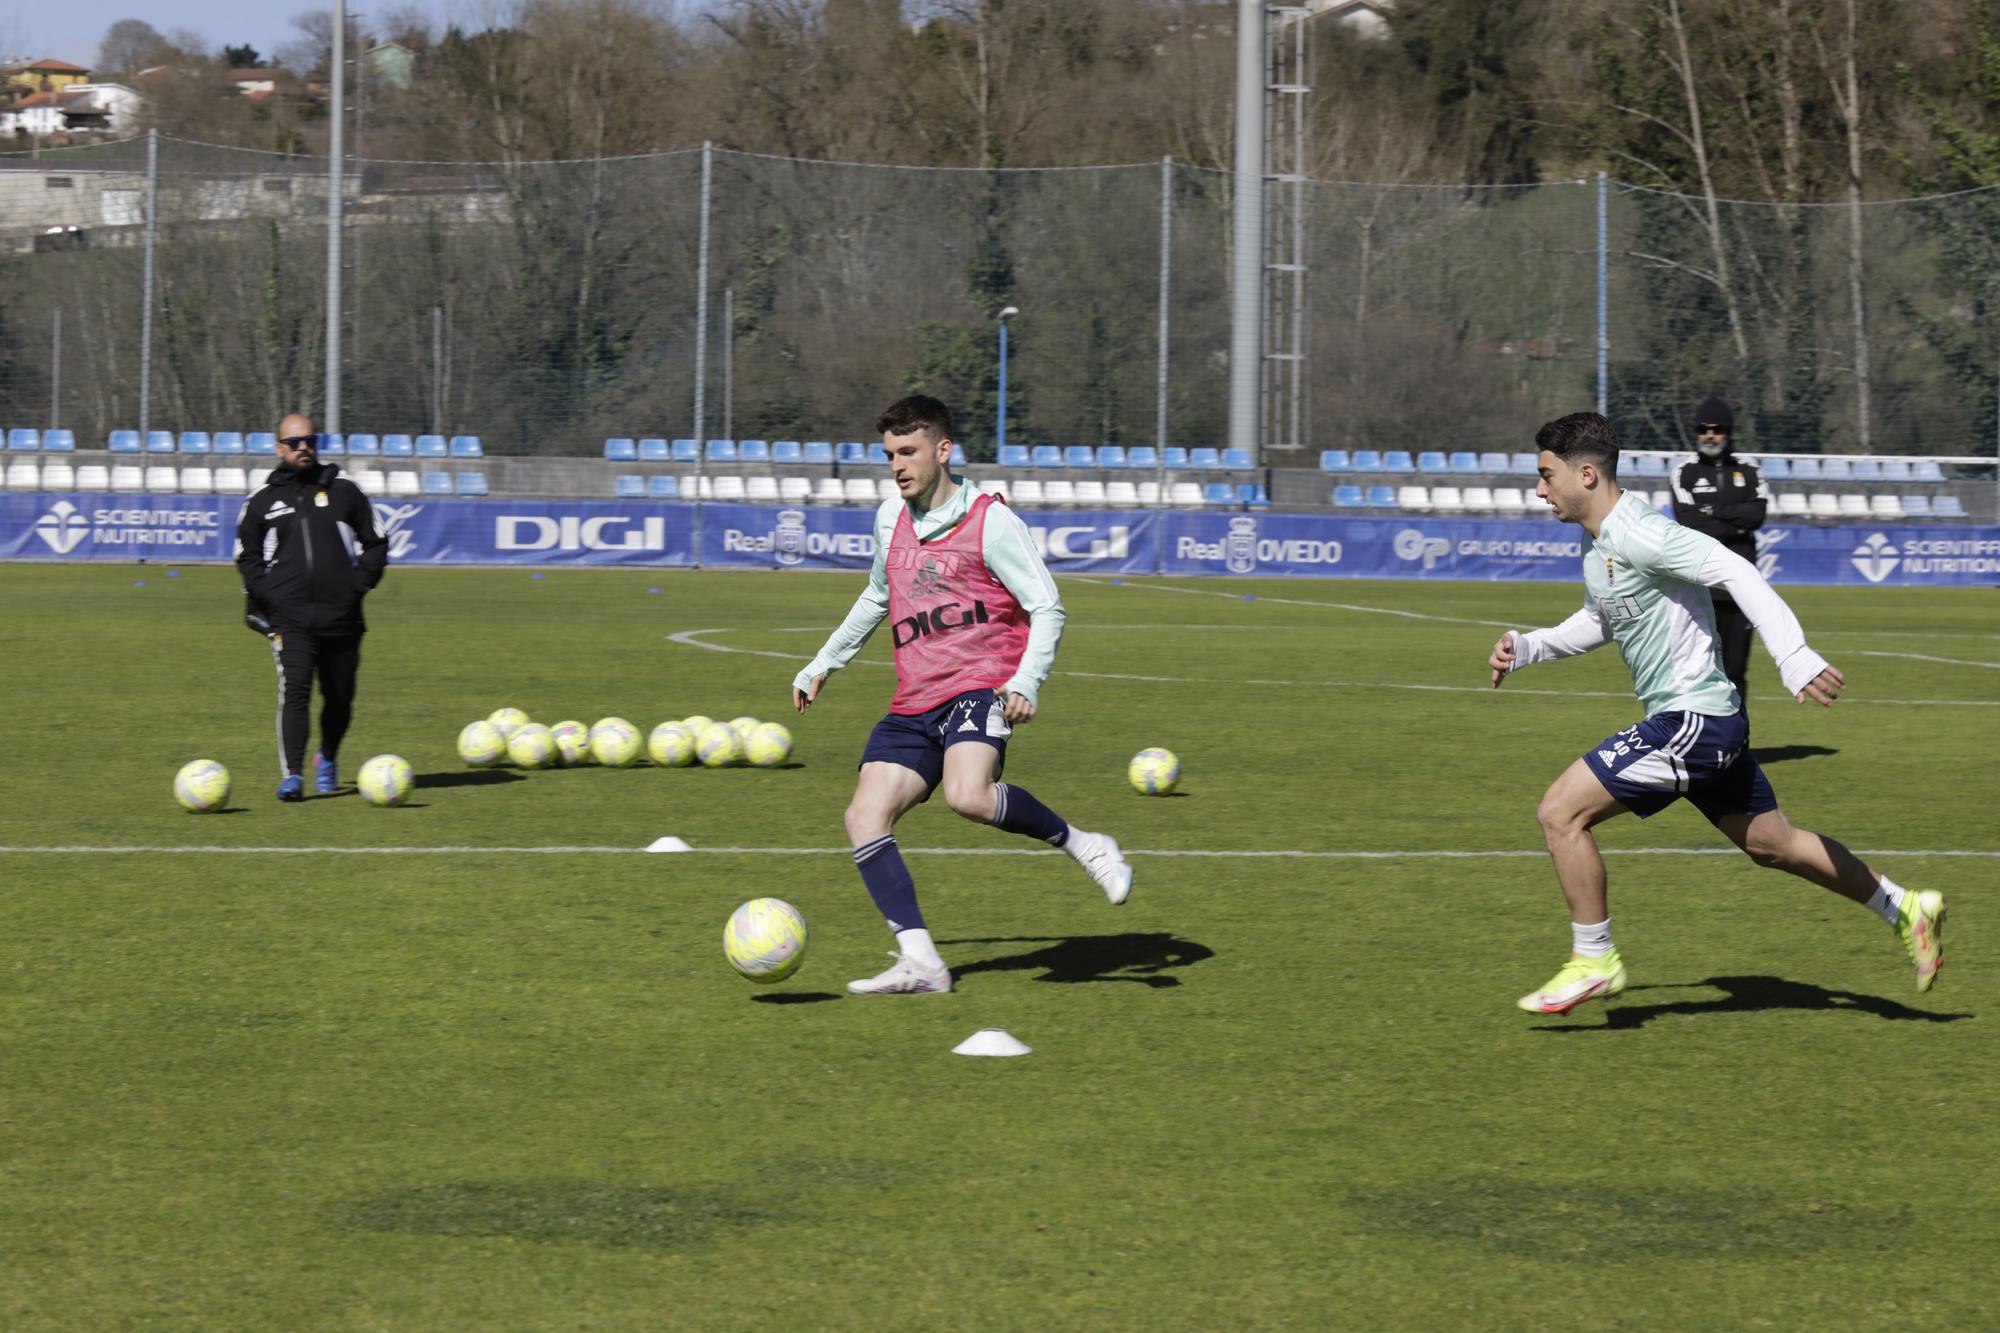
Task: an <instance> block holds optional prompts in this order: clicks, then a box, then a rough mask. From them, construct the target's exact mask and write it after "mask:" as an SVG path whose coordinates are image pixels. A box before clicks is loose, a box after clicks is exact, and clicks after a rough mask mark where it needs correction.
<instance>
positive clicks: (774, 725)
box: [743, 722, 792, 768]
mask: <svg viewBox="0 0 2000 1333" xmlns="http://www.w3.org/2000/svg"><path fill="white" fill-rule="evenodd" d="M743 754H744V757H745V758H747V759H748V760H749V761H750V762H751V763H752V764H754V765H756V766H757V767H758V768H776V767H777V766H778V765H779V764H782V763H784V762H785V761H786V760H787V759H790V758H791V757H792V733H791V729H790V728H788V727H786V726H785V725H784V724H783V723H782V722H760V723H758V724H757V726H756V728H755V729H754V730H752V731H751V733H750V735H749V737H748V738H747V739H746V740H745V741H744V742H743Z"/></svg>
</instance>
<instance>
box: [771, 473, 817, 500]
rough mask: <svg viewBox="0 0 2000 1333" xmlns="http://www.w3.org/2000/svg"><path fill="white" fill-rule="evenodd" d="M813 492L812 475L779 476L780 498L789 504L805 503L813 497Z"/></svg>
mask: <svg viewBox="0 0 2000 1333" xmlns="http://www.w3.org/2000/svg"><path fill="white" fill-rule="evenodd" d="M812 493H813V484H812V478H810V477H780V478H778V498H779V499H780V500H782V501H783V502H784V503H786V504H788V505H795V504H804V503H805V502H806V501H807V500H810V499H811V498H812Z"/></svg>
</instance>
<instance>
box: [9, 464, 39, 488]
mask: <svg viewBox="0 0 2000 1333" xmlns="http://www.w3.org/2000/svg"><path fill="white" fill-rule="evenodd" d="M41 488H42V470H41V469H40V468H38V467H36V466H35V465H34V464H33V463H9V464H8V465H7V489H8V490H10V491H38V490H40V489H41Z"/></svg>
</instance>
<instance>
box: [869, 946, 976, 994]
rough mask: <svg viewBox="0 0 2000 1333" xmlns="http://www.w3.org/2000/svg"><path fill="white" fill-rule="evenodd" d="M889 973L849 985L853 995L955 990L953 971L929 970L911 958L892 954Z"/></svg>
mask: <svg viewBox="0 0 2000 1333" xmlns="http://www.w3.org/2000/svg"><path fill="white" fill-rule="evenodd" d="M889 956H890V957H891V958H893V959H895V960H896V961H895V963H894V964H893V965H891V967H890V968H889V970H888V971H887V972H883V973H881V974H880V975H878V976H872V977H867V978H864V979H863V980H860V981H850V982H848V983H847V993H848V994H849V995H937V994H940V993H942V992H944V991H948V990H950V989H951V969H950V968H948V967H938V968H929V967H925V966H924V965H923V964H922V963H919V962H918V961H917V960H916V959H914V958H911V957H910V956H909V955H908V954H900V953H892V954H890V955H889Z"/></svg>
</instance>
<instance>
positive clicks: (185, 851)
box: [0, 846, 2000, 861]
mask: <svg viewBox="0 0 2000 1333" xmlns="http://www.w3.org/2000/svg"><path fill="white" fill-rule="evenodd" d="M1855 850H1856V854H1857V855H1860V856H1954V857H1979V858H2000V851H1968V850H1960V849H1953V850H1940V849H1937V848H1922V849H1909V848H1881V847H1876V848H1866V847H1863V848H1857V849H1855ZM903 851H904V852H905V853H906V854H909V855H915V856H1066V855H1068V853H1067V852H1064V851H1061V850H1060V849H1058V848H1054V847H905V848H903ZM1603 852H1604V855H1606V856H1741V855H1742V853H1741V852H1739V851H1737V850H1736V848H1734V847H1606V848H1604V849H1603ZM1125 854H1126V855H1128V856H1156V857H1178V858H1194V859H1205V860H1222V861H1234V860H1247V861H1258V860H1298V861H1398V860H1451V861H1484V860H1511V859H1515V858H1521V859H1530V860H1541V859H1542V858H1544V857H1546V856H1547V855H1548V853H1547V852H1546V851H1543V850H1541V849H1540V848H1534V849H1528V848H1494V849H1490V850H1484V851H1462V850H1450V849H1442V848H1433V849H1408V850H1392V851H1346V852H1335V851H1308V850H1304V849H1299V848H1280V849H1256V848H1245V849H1238V850H1231V849H1224V848H1192V847H1174V848H1166V847H1128V848H1126V849H1125ZM0 855H22V856H156V855H178V856H537V855H539V856H690V855H692V856H838V857H842V858H848V857H852V856H853V855H854V849H853V848H851V847H690V848H689V849H688V850H687V851H684V852H648V851H647V850H646V849H645V848H644V847H593V846H561V847H475V846H464V847H298V846H289V847H203V846H194V847H144V846H127V847H85V846H52V847H0Z"/></svg>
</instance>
